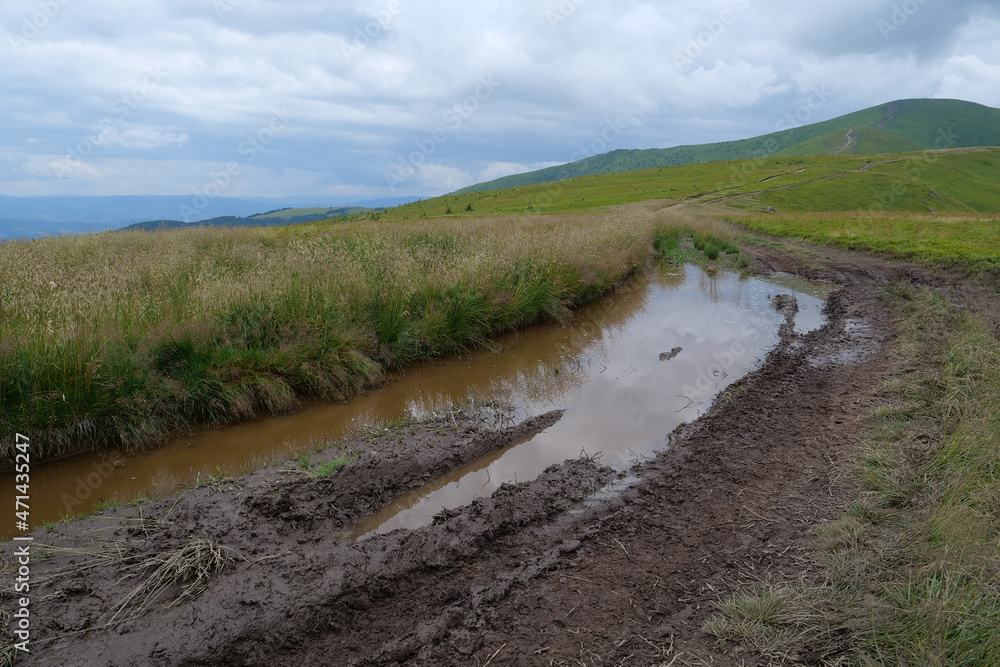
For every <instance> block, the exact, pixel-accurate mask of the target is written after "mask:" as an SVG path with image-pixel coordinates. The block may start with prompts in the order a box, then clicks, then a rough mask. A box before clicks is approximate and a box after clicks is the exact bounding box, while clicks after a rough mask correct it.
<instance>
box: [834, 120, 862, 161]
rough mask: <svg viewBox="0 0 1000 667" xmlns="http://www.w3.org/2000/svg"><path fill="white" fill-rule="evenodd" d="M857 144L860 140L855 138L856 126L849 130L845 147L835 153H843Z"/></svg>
mask: <svg viewBox="0 0 1000 667" xmlns="http://www.w3.org/2000/svg"><path fill="white" fill-rule="evenodd" d="M857 145H858V140H857V139H855V138H854V128H853V127H852V128H851V129H849V130H848V131H847V143H846V144H844V147H843V148H841V149H840V150H839V151H837V152H836V153H834V155H840V154H841V153H843V152H844V151H846V150H847V149H849V148H850V147H851V146H857Z"/></svg>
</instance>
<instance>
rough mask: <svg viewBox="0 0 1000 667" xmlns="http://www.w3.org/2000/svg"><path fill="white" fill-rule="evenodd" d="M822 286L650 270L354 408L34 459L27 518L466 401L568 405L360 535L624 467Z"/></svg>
mask: <svg viewBox="0 0 1000 667" xmlns="http://www.w3.org/2000/svg"><path fill="white" fill-rule="evenodd" d="M829 291H830V290H829V288H827V287H824V286H821V285H814V284H811V283H809V282H806V281H803V280H800V279H797V278H794V277H791V276H776V277H772V278H759V277H741V276H739V275H736V274H733V273H728V272H717V273H711V272H707V271H705V270H703V269H702V268H700V267H697V266H685V267H683V268H682V269H679V270H677V269H675V270H673V271H671V270H668V269H657V270H654V271H651V272H649V273H648V274H646V275H644V276H641V277H640V278H638V279H637V280H635V281H633V282H631V283H630V284H628V285H625V286H623V287H621V288H620V289H618V290H616V291H615V292H614V294H612V295H611V296H609V297H608V298H606V299H603V300H602V301H600V302H598V303H595V304H591V305H589V306H586V307H584V308H581V309H580V310H579V311H577V312H576V313H575V314H574V315H573V319H572V321H571V322H570V323H569V324H568V325H567V326H556V325H540V326H534V327H530V328H527V329H524V330H522V331H520V332H517V333H514V334H510V335H506V336H503V337H500V338H499V339H497V341H496V346H495V348H494V349H493V350H478V351H475V352H473V353H470V354H468V355H465V356H462V357H457V358H451V359H445V360H440V361H435V362H429V363H424V364H419V365H416V366H413V367H411V368H408V369H407V370H406V371H405V372H403V373H399V374H397V375H396V376H394V377H393V378H392V381H391V382H390V383H389V384H387V385H386V386H384V387H382V388H380V389H376V390H373V391H369V392H366V393H365V394H362V395H360V396H358V397H356V398H354V399H353V400H351V401H350V402H348V403H344V404H323V405H314V406H310V407H307V408H305V409H303V410H300V411H299V412H297V413H295V414H293V415H285V416H278V417H269V418H265V419H261V420H258V421H255V422H251V423H247V424H240V425H236V426H228V427H224V428H217V429H208V430H204V431H200V432H197V433H194V434H192V435H190V436H187V437H182V438H177V439H175V440H173V441H171V442H170V443H168V444H167V445H165V446H163V447H160V448H157V449H153V450H149V451H146V452H143V453H140V454H136V455H132V456H126V455H124V454H122V453H120V452H113V451H112V452H97V453H93V454H86V455H81V456H77V457H73V458H69V459H65V460H61V461H56V462H52V463H49V464H44V465H35V466H33V467H32V470H31V491H32V494H31V501H32V502H31V518H32V523H33V525H41V524H42V523H45V522H51V521H58V520H59V519H61V518H63V517H66V516H73V515H76V514H79V513H88V512H90V511H91V510H92V509H93V507H94V505H95V503H99V502H102V501H103V502H109V501H112V500H113V499H114V500H115V501H117V502H130V501H132V500H135V499H136V498H139V497H146V498H152V497H157V496H162V495H167V494H170V493H173V492H175V491H179V490H181V489H184V488H187V487H190V486H193V485H195V484H197V483H199V482H200V481H205V480H207V479H208V478H209V477H211V476H213V475H218V474H223V475H226V476H233V475H239V474H243V473H246V472H249V471H251V470H254V469H256V468H260V467H262V466H265V465H268V464H272V463H275V462H278V461H281V460H283V459H287V458H289V457H291V456H295V455H298V454H302V453H309V452H312V451H314V449H316V448H320V447H322V446H324V445H326V444H327V443H330V442H335V441H338V440H340V439H343V438H346V437H349V436H351V435H354V434H357V433H359V432H361V431H363V430H364V429H367V428H373V427H375V426H378V425H379V424H385V423H389V422H395V421H399V420H403V419H409V418H415V417H420V416H422V415H427V414H429V413H430V412H440V411H445V410H448V409H449V408H450V407H451V406H454V405H466V404H469V403H471V402H480V403H486V402H489V403H494V404H498V405H510V406H513V410H512V412H511V413H510V414H509V415H508V416H510V417H513V418H515V419H521V418H524V417H527V416H530V415H534V414H540V413H542V412H546V411H548V410H552V409H563V410H565V414H564V415H563V418H562V419H561V420H560V421H559V422H557V423H556V424H554V425H553V426H551V427H549V428H548V429H546V430H544V431H542V432H541V433H538V434H536V435H535V436H534V437H532V438H529V439H527V440H525V441H523V442H519V443H515V444H514V445H511V446H510V447H507V448H506V449H504V450H501V451H498V452H495V453H493V454H491V455H490V456H487V457H485V458H484V459H482V460H480V461H476V462H474V463H472V464H469V465H468V466H465V467H463V468H461V469H459V470H456V471H454V472H453V473H452V474H450V475H447V476H445V477H443V478H440V479H436V480H432V481H431V482H429V483H428V484H427V485H426V486H425V487H424V488H422V489H419V490H417V491H415V492H413V493H410V494H407V495H405V496H403V497H401V498H398V499H397V500H396V501H395V502H393V503H392V504H391V505H389V506H387V507H386V508H383V510H382V511H381V512H379V513H378V514H377V515H375V516H373V517H369V518H368V519H366V520H365V521H364V522H363V523H362V524H361V525H360V526H358V528H357V531H356V535H357V536H363V535H365V534H367V533H371V532H373V531H377V532H379V533H382V532H388V531H390V530H394V529H396V528H413V527H417V526H420V525H423V524H426V523H429V522H430V518H431V516H432V515H434V514H436V513H438V512H440V511H441V509H442V508H454V507H458V506H461V505H464V504H466V503H469V502H471V501H472V500H473V499H474V498H475V497H477V496H487V495H490V494H491V493H492V492H493V491H494V490H496V489H497V488H498V487H499V486H500V485H501V484H503V483H504V482H508V481H527V480H530V479H533V478H534V477H536V476H537V475H538V474H539V473H541V472H542V471H543V470H544V469H545V468H546V467H548V466H550V465H552V464H553V463H559V462H562V461H564V460H565V459H567V458H575V457H577V456H580V455H581V454H583V455H587V456H599V457H600V459H601V461H602V463H604V464H606V465H610V466H612V467H615V468H618V469H620V470H626V469H628V468H629V467H630V466H631V465H632V464H633V463H635V462H637V461H640V460H642V459H643V458H646V457H649V456H652V455H653V454H654V453H655V452H656V451H658V450H659V449H662V448H663V447H665V446H666V444H667V436H668V434H669V433H671V432H672V431H673V430H674V428H676V427H677V426H678V425H680V424H681V423H684V422H688V421H692V420H694V419H695V418H697V417H698V416H699V415H701V414H702V413H703V412H704V411H705V410H707V409H708V407H709V406H710V405H711V403H712V401H713V400H714V399H715V398H716V397H717V396H719V395H720V394H723V392H724V391H725V389H726V387H728V386H729V385H730V384H732V383H733V382H735V381H737V380H738V379H740V378H741V377H743V376H744V375H746V374H747V373H748V372H750V371H752V370H753V369H754V368H756V367H757V366H758V365H759V364H760V363H762V360H763V358H764V357H765V356H766V354H767V352H768V350H769V349H770V348H771V347H773V346H774V345H775V344H776V343H777V331H778V328H779V326H780V325H781V324H782V322H783V321H784V318H783V316H781V315H780V314H779V313H777V312H776V311H775V309H774V307H773V305H772V303H771V299H772V298H773V297H774V296H775V295H777V294H781V293H785V294H794V295H795V297H796V298H797V300H798V304H799V313H798V314H797V315H796V321H795V325H796V331H797V332H799V333H805V332H807V331H810V330H813V329H816V328H818V327H820V326H821V325H822V314H821V311H822V307H823V304H824V301H825V299H826V297H827V296H828V295H829ZM677 348H680V350H677ZM663 353H665V354H663ZM674 353H675V354H674ZM661 357H663V358H661ZM723 397H724V394H723ZM13 489H14V478H13V475H12V474H5V475H2V476H0V506H3V505H7V506H11V505H13V504H14V502H13V501H14V499H13ZM5 521H7V522H8V523H7V524H2V525H0V532H2V533H4V534H5V535H7V536H9V535H10V533H11V532H12V530H13V523H12V519H6V518H5Z"/></svg>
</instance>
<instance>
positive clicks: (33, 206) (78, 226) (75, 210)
mask: <svg viewBox="0 0 1000 667" xmlns="http://www.w3.org/2000/svg"><path fill="white" fill-rule="evenodd" d="M419 199H420V198H419V197H391V198H382V199H368V200H366V199H352V198H350V197H346V196H336V197H324V196H322V195H316V196H302V197H289V198H282V199H275V198H264V197H261V198H247V199H241V198H236V197H216V198H212V199H207V200H205V201H204V203H203V204H202V203H201V202H199V204H200V205H201V206H202V208H201V209H195V207H194V205H193V201H192V196H190V195H187V196H144V195H135V196H94V197H89V196H75V195H73V196H50V197H10V196H7V195H0V239H3V238H32V237H36V236H44V235H56V234H82V233H88V232H99V231H103V230H106V229H118V228H120V227H124V226H126V225H130V224H133V223H137V222H143V221H148V220H174V221H177V222H180V220H178V219H180V218H184V217H185V213H187V212H189V211H190V210H192V209H194V210H196V211H197V214H198V215H197V219H198V220H205V219H212V218H220V217H227V216H233V217H252V216H255V215H259V214H260V212H261V211H272V212H273V211H274V210H275V209H287V208H291V207H316V208H317V210H319V209H322V210H323V211H326V210H329V209H330V208H333V207H343V208H350V207H364V208H366V209H369V208H370V209H380V208H389V207H392V206H399V205H401V204H408V203H410V202H414V201H418V200H419ZM285 224H287V223H285Z"/></svg>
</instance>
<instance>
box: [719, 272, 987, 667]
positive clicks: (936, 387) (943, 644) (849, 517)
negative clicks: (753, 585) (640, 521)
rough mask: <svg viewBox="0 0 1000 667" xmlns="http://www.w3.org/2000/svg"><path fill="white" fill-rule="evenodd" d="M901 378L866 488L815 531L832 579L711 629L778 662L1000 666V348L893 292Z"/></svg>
mask: <svg viewBox="0 0 1000 667" xmlns="http://www.w3.org/2000/svg"><path fill="white" fill-rule="evenodd" d="M885 298H886V301H887V305H890V306H892V307H893V308H895V309H896V310H897V312H899V313H900V315H901V321H902V325H901V326H902V335H901V337H900V342H899V345H898V347H897V348H896V352H895V354H897V355H898V356H899V359H900V360H901V361H902V363H901V364H900V368H901V370H900V371H899V372H898V373H897V374H896V375H895V376H894V377H892V378H890V379H889V380H887V381H886V382H884V383H883V385H882V387H881V388H880V390H881V394H882V398H883V399H884V402H883V404H882V405H881V406H880V407H878V408H877V409H876V410H875V411H874V413H873V414H872V415H870V425H869V435H868V439H867V442H866V443H865V448H864V451H863V452H862V454H861V456H860V458H859V461H858V465H857V469H856V477H857V478H858V481H859V482H860V485H861V488H862V489H863V492H862V493H861V494H860V495H859V496H858V497H857V498H855V499H854V500H853V501H852V502H851V503H850V504H849V505H848V506H847V507H846V508H845V511H844V513H843V515H842V516H841V517H840V518H839V519H838V520H837V521H835V522H833V523H830V524H826V525H824V526H821V527H820V528H819V529H817V531H816V535H817V537H818V541H819V545H818V546H819V551H818V557H817V558H818V561H819V565H820V566H821V567H822V568H823V571H824V573H825V575H826V577H827V580H826V581H825V582H824V583H823V584H822V585H820V586H810V585H808V584H806V583H803V582H789V583H786V584H782V585H769V586H766V587H763V588H762V589H759V590H757V591H743V592H738V593H736V594H734V595H733V596H731V597H729V598H728V599H726V600H724V601H722V602H721V603H720V604H719V608H720V611H721V612H722V613H721V614H720V615H718V616H716V617H714V618H712V619H711V620H709V621H708V622H707V623H706V625H705V630H706V631H707V632H709V633H710V634H712V635H714V636H716V637H717V638H719V639H720V640H724V641H726V642H733V643H735V644H737V645H738V646H739V647H740V648H741V649H742V650H745V651H749V652H754V653H759V654H762V655H763V656H765V657H767V658H771V659H774V660H777V661H779V662H788V663H806V664H823V665H847V664H851V665H969V666H973V665H976V666H980V665H981V666H987V665H997V664H1000V585H998V584H997V581H998V580H1000V522H998V519H997V517H998V516H1000V457H998V451H997V443H998V442H1000V418H998V416H997V415H998V414H1000V341H998V340H997V338H996V337H995V334H994V333H993V328H992V326H991V325H990V324H989V323H987V322H984V321H982V320H980V319H978V318H977V317H976V316H974V315H972V314H970V313H968V312H967V311H965V310H963V309H960V308H957V307H955V306H954V305H950V304H949V303H948V302H947V301H946V300H945V299H944V298H942V297H941V296H939V295H937V294H935V293H934V292H932V291H931V290H929V289H923V288H915V287H911V286H900V285H894V286H891V287H890V288H888V289H887V290H886V294H885Z"/></svg>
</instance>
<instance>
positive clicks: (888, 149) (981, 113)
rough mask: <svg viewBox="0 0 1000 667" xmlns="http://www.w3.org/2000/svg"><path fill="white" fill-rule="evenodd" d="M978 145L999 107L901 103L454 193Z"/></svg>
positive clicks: (601, 158) (985, 141)
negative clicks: (722, 163) (734, 163)
mask: <svg viewBox="0 0 1000 667" xmlns="http://www.w3.org/2000/svg"><path fill="white" fill-rule="evenodd" d="M973 146H1000V109H994V108H992V107H987V106H983V105H981V104H975V103H973V102H963V101H961V100H900V101H896V102H890V103H888V104H883V105H880V106H877V107H872V108H870V109H865V110H863V111H857V112H854V113H851V114H847V115H846V116H840V117H839V118H834V119H832V120H828V121H824V122H821V123H814V124H812V125H805V126H802V127H797V128H793V129H788V130H784V131H781V132H774V133H772V134H765V135H763V136H759V137H754V138H752V139H742V140H739V141H725V142H721V143H715V144H700V145H696V146H675V147H673V148H653V149H648V150H616V151H612V152H610V153H603V154H601V155H595V156H593V157H589V158H585V159H583V160H578V161H577V162H570V163H569V164H564V165H560V166H556V167H549V168H547V169H540V170H538V171H531V172H527V173H524V174H515V175H513V176H505V177H504V178H498V179H496V180H493V181H488V182H486V183H479V184H477V185H473V186H470V187H468V188H463V189H462V190H458V191H457V192H455V193H453V194H466V193H471V192H484V191H488V190H502V189H504V188H513V187H520V186H523V185H531V184H535V183H548V182H550V181H558V180H562V179H565V178H574V177H577V176H590V175H594V174H612V173H619V172H625V171H638V170H640V169H654V168H659V167H673V166H677V165H682V164H694V163H700V162H714V161H717V160H747V159H755V158H762V157H791V156H809V155H875V154H882V153H902V152H908V151H920V150H928V149H943V148H969V147H973Z"/></svg>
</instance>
